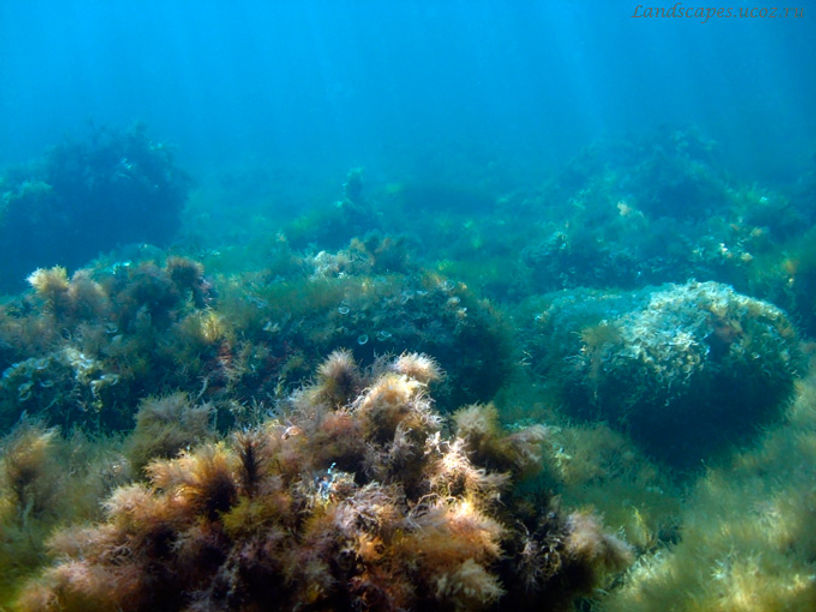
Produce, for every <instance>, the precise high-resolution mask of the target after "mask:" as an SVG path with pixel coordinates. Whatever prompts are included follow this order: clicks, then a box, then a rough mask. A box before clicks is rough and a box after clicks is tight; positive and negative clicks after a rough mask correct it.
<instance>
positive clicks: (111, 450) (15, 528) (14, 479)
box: [0, 420, 131, 605]
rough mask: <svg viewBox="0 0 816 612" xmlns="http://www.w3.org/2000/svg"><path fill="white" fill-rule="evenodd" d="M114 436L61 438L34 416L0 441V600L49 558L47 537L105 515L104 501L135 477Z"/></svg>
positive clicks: (7, 598)
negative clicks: (61, 528)
mask: <svg viewBox="0 0 816 612" xmlns="http://www.w3.org/2000/svg"><path fill="white" fill-rule="evenodd" d="M118 446H119V445H118V443H117V441H116V440H114V439H107V440H105V442H104V443H101V440H99V439H96V440H91V439H89V438H88V437H87V436H84V435H83V434H81V433H79V432H75V433H73V434H71V435H70V436H69V437H63V436H60V434H59V432H58V431H57V430H55V429H48V428H45V427H43V426H42V424H41V423H38V422H36V421H32V420H23V421H21V422H20V423H19V424H18V425H17V426H16V427H15V428H14V430H12V431H11V432H10V433H8V434H7V435H6V436H4V437H3V439H2V440H0V569H2V571H0V603H2V605H6V604H8V603H10V602H11V601H13V599H14V593H15V592H16V591H17V590H18V589H19V588H20V585H21V584H22V582H23V581H24V580H25V579H26V578H27V577H29V576H31V575H32V574H33V573H35V572H36V571H37V568H38V567H39V566H41V565H42V564H43V563H45V562H47V560H48V556H47V554H46V547H45V541H46V540H47V538H48V537H49V536H50V535H51V533H52V531H53V529H54V528H55V527H56V526H57V525H60V524H65V523H66V522H71V521H77V522H79V521H85V520H92V519H93V520H99V519H101V518H102V514H101V509H100V505H99V501H100V500H101V499H104V498H105V497H107V496H108V495H110V493H111V492H112V490H113V489H114V488H116V487H117V486H119V485H122V484H124V483H126V482H128V481H129V480H130V478H131V475H130V469H129V466H128V462H127V460H126V459H125V457H124V456H123V455H122V454H121V452H120V451H119V448H118Z"/></svg>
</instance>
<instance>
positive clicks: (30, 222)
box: [0, 125, 189, 291]
mask: <svg viewBox="0 0 816 612" xmlns="http://www.w3.org/2000/svg"><path fill="white" fill-rule="evenodd" d="M188 187H189V179H188V178H187V177H186V175H185V174H184V173H183V172H182V171H181V170H180V169H179V168H178V167H177V166H176V164H175V162H174V161H173V156H172V153H171V151H170V149H169V148H168V147H167V146H165V145H164V144H163V143H161V142H156V141H154V140H151V139H150V138H149V137H148V136H147V133H146V131H145V129H144V127H143V126H141V125H137V126H135V127H134V128H131V129H129V130H126V131H125V130H113V129H99V130H95V131H94V132H93V133H92V134H91V135H90V137H89V138H88V139H86V140H80V141H66V142H64V143H62V144H61V145H59V146H57V147H54V148H53V149H52V150H51V151H49V153H48V154H47V155H46V156H45V157H44V158H43V159H42V160H40V161H39V162H36V163H32V164H29V165H27V166H26V167H23V168H17V169H14V170H10V171H7V172H5V173H4V175H3V176H0V257H2V260H3V267H2V268H1V269H0V289H2V290H3V291H8V290H12V289H19V288H22V285H23V282H24V279H25V277H26V275H27V274H28V273H29V272H31V270H33V269H34V268H36V267H38V266H46V265H54V264H55V263H60V264H61V265H65V266H69V267H74V266H77V265H81V264H83V263H84V262H86V261H87V260H88V259H90V258H91V257H94V256H96V255H97V253H99V252H100V251H107V250H110V249H112V248H114V247H115V246H117V245H118V244H127V243H132V242H154V243H159V244H162V243H167V242H169V240H170V239H171V238H172V237H173V235H174V234H175V233H176V231H177V230H178V227H179V224H180V220H181V209H182V207H183V206H184V202H185V200H186V199H187V190H188Z"/></svg>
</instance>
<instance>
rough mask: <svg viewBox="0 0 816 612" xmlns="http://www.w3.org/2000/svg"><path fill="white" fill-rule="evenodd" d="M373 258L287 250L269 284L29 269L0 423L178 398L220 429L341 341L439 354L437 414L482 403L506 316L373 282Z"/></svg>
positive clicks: (502, 369) (10, 324)
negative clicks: (191, 402) (205, 408)
mask: <svg viewBox="0 0 816 612" xmlns="http://www.w3.org/2000/svg"><path fill="white" fill-rule="evenodd" d="M358 242H359V241H358ZM382 242H387V239H384V240H383V241H381V242H380V243H378V244H382ZM281 248H282V249H288V247H286V245H283V246H282V247H281ZM372 248H373V249H374V251H373V252H369V251H368V250H367V249H366V247H365V246H364V245H362V243H360V244H359V245H358V244H356V242H355V243H352V245H351V246H350V247H349V249H348V250H347V251H339V252H337V253H327V252H324V251H321V252H320V253H317V254H315V255H312V256H306V257H300V258H298V257H296V256H295V255H294V254H292V253H291V252H290V254H289V256H288V257H287V258H286V263H284V264H282V268H281V269H280V271H282V272H284V274H285V276H282V275H277V274H276V275H275V277H274V279H272V280H271V281H270V279H269V277H270V276H271V275H273V274H274V273H275V272H276V270H275V269H270V270H269V271H266V272H263V273H255V274H252V273H246V274H245V275H242V276H236V277H228V278H223V277H217V278H213V279H212V280H210V279H209V277H207V276H205V274H204V268H203V266H202V265H201V264H200V263H198V262H196V261H193V260H191V259H188V258H184V257H178V256H168V257H163V263H160V264H157V263H154V262H153V261H145V262H142V263H139V264H136V263H131V262H124V263H120V262H115V263H114V264H111V265H104V263H98V264H97V265H96V266H95V267H93V268H88V269H82V270H78V271H76V272H74V274H73V275H72V276H71V277H70V278H69V277H68V274H67V271H66V270H65V268H63V267H60V266H57V267H54V268H48V269H42V268H41V269H38V270H36V271H35V272H33V273H32V274H31V275H30V276H29V279H28V280H29V283H30V285H31V287H32V288H33V290H34V292H33V294H27V295H24V296H22V297H21V298H18V299H17V300H14V301H11V302H9V303H8V304H6V305H4V306H2V307H0V334H2V338H3V341H2V343H0V368H2V369H3V376H2V379H0V425H4V426H9V425H11V424H12V423H14V422H15V421H16V420H17V418H18V417H19V415H20V414H22V413H23V412H24V411H25V412H27V413H28V414H30V415H36V416H38V417H40V418H42V419H44V420H45V421H46V422H47V423H48V424H49V425H59V426H61V427H62V428H63V429H64V430H66V431H67V430H68V429H70V427H72V426H74V425H81V426H83V427H85V428H91V429H96V430H99V431H105V432H108V431H111V430H127V429H129V428H130V427H131V424H132V415H133V407H134V406H135V404H136V403H137V402H138V401H139V400H140V399H143V398H145V397H147V396H148V395H156V394H167V393H172V392H175V391H183V392H186V393H188V394H190V395H193V396H196V397H199V398H203V399H204V400H209V401H212V402H213V403H214V404H215V407H216V411H217V413H218V419H219V422H220V423H221V425H222V426H223V427H227V426H229V425H231V424H233V423H234V422H235V421H236V420H241V419H242V418H244V416H242V415H244V412H245V411H242V409H241V408H240V406H241V405H253V404H254V405H259V404H260V403H264V402H266V403H267V404H268V403H270V402H274V401H276V400H279V399H281V398H283V397H285V396H287V395H288V394H289V392H290V391H291V390H292V389H293V388H294V387H296V386H298V385H299V384H300V382H301V380H302V379H303V378H305V377H307V376H308V375H309V372H310V371H311V370H312V369H313V368H314V367H316V365H317V364H318V363H319V362H320V359H321V358H322V357H321V356H322V355H325V354H328V353H329V352H331V351H333V350H335V349H337V348H339V347H344V346H350V347H354V348H353V350H354V354H355V356H356V358H357V359H359V360H361V362H363V363H366V364H370V363H373V361H374V359H375V356H376V355H378V354H385V353H389V352H390V353H399V352H400V351H403V350H405V349H406V348H408V347H412V348H415V349H418V350H422V351H426V352H429V353H434V354H436V355H438V359H439V360H440V362H441V363H442V364H443V367H444V369H445V370H446V372H447V374H448V376H447V378H446V381H445V382H444V383H443V384H442V385H441V387H440V389H439V393H438V398H439V402H440V405H442V406H444V407H445V409H446V410H452V409H453V408H455V407H457V406H459V405H462V404H465V403H468V402H473V401H487V400H489V399H490V398H491V397H492V396H493V394H494V393H495V392H496V390H497V389H498V387H499V385H501V383H502V379H503V376H504V375H505V373H506V372H507V371H508V369H509V363H510V358H511V351H510V339H509V331H508V329H507V327H506V325H505V324H504V323H503V321H502V318H501V317H500V316H499V315H498V313H497V312H496V311H495V309H494V308H493V307H492V306H491V304H490V303H489V302H488V301H486V300H480V299H478V298H477V297H476V296H475V295H474V294H473V292H472V291H470V290H469V289H468V288H467V287H466V286H465V285H464V284H462V283H457V282H454V281H452V280H449V279H447V278H445V277H443V276H441V275H438V274H432V273H422V272H413V273H411V274H390V275H379V274H374V268H376V258H377V257H380V256H383V257H384V256H385V255H383V253H384V252H385V251H386V249H385V248H380V249H378V248H376V247H372ZM160 261H161V260H160ZM293 261H294V262H295V264H294V265H293V263H292V262H293Z"/></svg>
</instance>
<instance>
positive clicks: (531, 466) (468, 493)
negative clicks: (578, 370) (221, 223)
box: [18, 351, 631, 610]
mask: <svg viewBox="0 0 816 612" xmlns="http://www.w3.org/2000/svg"><path fill="white" fill-rule="evenodd" d="M439 375H440V371H439V367H438V365H437V364H436V363H435V362H434V360H432V359H431V358H429V357H426V356H425V355H420V354H403V355H402V356H400V357H399V358H397V359H395V360H391V361H380V362H378V363H377V364H376V365H375V366H374V367H373V368H372V369H371V370H370V372H363V371H361V370H360V369H359V368H358V366H357V364H356V362H355V361H354V359H353V358H352V356H351V354H350V353H348V352H347V351H337V352H335V353H333V354H332V355H330V356H329V357H328V359H327V360H326V361H325V362H324V363H323V364H322V365H321V366H320V369H319V372H318V376H317V381H316V382H315V384H313V385H312V386H309V387H305V388H303V389H302V390H301V391H299V392H298V393H296V394H295V395H294V396H293V397H292V398H291V399H290V405H289V407H288V409H287V410H286V411H285V413H283V414H281V415H280V417H279V418H273V419H269V420H267V421H265V422H263V423H261V424H259V425H258V426H257V427H254V428H252V429H248V430H243V431H240V432H237V433H235V434H233V435H232V436H231V437H230V438H229V439H227V440H222V441H220V442H213V443H208V444H204V445H199V446H197V447H195V448H192V449H190V450H186V451H184V452H182V453H181V454H180V455H178V456H176V457H174V458H171V459H156V460H154V461H152V462H151V463H149V464H148V465H147V467H146V474H147V481H146V482H136V483H133V484H129V485H126V486H123V487H120V488H118V489H117V490H116V491H114V493H113V494H112V495H111V497H110V498H109V499H108V501H107V502H106V503H105V516H106V517H105V519H104V521H102V522H99V523H97V524H96V525H92V526H77V527H70V528H67V529H64V530H62V531H59V532H58V533H57V534H55V535H54V536H53V537H52V538H51V539H50V543H49V546H50V549H51V551H52V554H55V555H56V557H57V561H56V562H55V564H54V565H53V566H52V567H51V568H49V569H47V570H46V571H45V572H44V574H43V576H41V577H40V578H38V579H37V580H35V581H32V582H30V583H29V585H28V586H27V587H26V588H25V589H24V591H23V592H22V594H21V596H20V599H19V601H18V608H19V609H21V610H42V609H46V608H55V609H62V610H88V609H94V610H115V609H129V610H155V609H159V608H160V609H164V610H174V609H185V610H227V609H240V610H254V609H269V608H271V607H274V608H277V609H297V608H300V607H303V606H308V607H311V608H314V609H362V610H370V609H376V610H393V609H457V610H474V609H486V608H492V607H494V606H498V608H500V609H502V608H505V607H512V608H513V609H531V610H532V609H540V608H541V606H543V605H546V606H547V607H548V609H559V608H565V609H566V608H567V606H568V605H569V603H570V602H571V600H572V599H573V598H574V597H575V596H577V595H578V594H581V593H586V592H588V591H589V590H590V589H591V588H592V587H593V586H595V585H598V584H600V583H601V582H602V581H603V580H604V577H605V576H607V575H608V574H609V573H610V572H614V571H617V570H620V569H621V568H623V567H624V566H625V565H627V564H628V563H629V562H630V561H631V552H630V550H629V548H628V547H627V546H626V545H625V544H623V542H621V541H620V540H619V539H617V538H616V537H615V536H613V535H610V534H608V533H606V532H604V531H603V528H602V526H601V523H600V520H599V519H598V518H597V517H596V516H594V515H593V514H591V513H589V512H587V511H575V512H572V513H569V514H566V513H563V512H562V511H561V510H560V509H559V508H558V507H557V505H555V504H554V502H553V500H550V503H546V502H543V500H541V499H538V500H535V501H536V502H537V503H532V502H533V501H534V500H533V499H529V498H526V497H525V496H523V495H522V494H520V493H515V492H514V485H515V484H517V483H518V482H519V481H521V480H523V479H524V478H529V477H531V476H533V475H534V474H535V472H537V471H538V468H539V466H540V463H541V453H542V452H543V447H542V444H543V442H544V439H545V437H546V430H545V429H544V428H543V427H541V426H532V427H530V428H527V429H521V430H517V431H515V432H507V431H504V430H503V429H502V428H501V427H500V426H499V424H498V418H497V413H496V411H495V409H494V408H492V407H490V406H483V405H473V406H470V407H467V408H465V409H463V410H461V411H459V412H457V413H456V414H455V415H454V427H453V432H452V433H445V432H444V431H443V427H442V419H441V417H440V415H439V414H438V413H436V412H435V411H434V410H433V407H432V402H431V399H430V396H429V395H428V385H429V384H430V385H432V384H433V383H434V381H435V380H437V379H438V378H439Z"/></svg>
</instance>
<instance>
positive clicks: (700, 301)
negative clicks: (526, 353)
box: [530, 282, 798, 465]
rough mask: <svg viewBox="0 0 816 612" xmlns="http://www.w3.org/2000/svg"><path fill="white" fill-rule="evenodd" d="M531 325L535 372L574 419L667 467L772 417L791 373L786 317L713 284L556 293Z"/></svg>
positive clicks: (792, 350)
mask: <svg viewBox="0 0 816 612" xmlns="http://www.w3.org/2000/svg"><path fill="white" fill-rule="evenodd" d="M533 325H534V326H535V328H536V331H537V333H536V334H533V335H532V340H531V341H530V351H531V354H532V355H533V357H534V361H535V362H536V363H535V364H534V366H535V367H536V368H537V369H538V372H539V373H540V374H546V375H548V377H554V378H557V379H558V381H559V382H558V383H557V384H558V385H559V386H560V391H561V392H562V396H563V400H564V403H565V405H566V406H568V408H569V410H570V411H571V412H572V413H573V414H576V415H579V416H581V417H583V418H589V419H600V420H607V421H609V422H610V423H611V424H612V425H613V426H614V427H617V428H619V429H621V430H624V431H626V432H628V433H629V434H630V435H632V437H633V438H634V439H635V440H636V441H637V442H638V443H639V444H641V445H642V446H643V447H644V448H646V449H647V450H648V451H649V452H651V453H652V454H654V455H656V456H658V457H660V458H662V459H665V460H667V461H670V462H672V463H675V464H678V465H692V464H694V463H696V462H697V461H699V460H700V459H701V458H704V457H706V456H708V455H710V454H711V453H712V452H715V451H716V450H718V449H719V448H721V447H722V446H723V445H725V444H727V443H729V442H740V441H742V440H743V439H744V438H745V437H746V436H747V435H748V434H750V433H751V432H752V431H754V430H755V429H756V428H757V427H758V426H760V425H762V424H764V423H767V422H768V421H770V420H772V419H773V418H774V417H776V416H778V415H779V414H780V409H781V407H782V404H783V401H784V400H785V399H786V398H787V397H788V396H789V394H790V392H791V390H792V387H793V380H794V375H795V373H796V369H797V361H798V357H797V355H798V353H797V347H798V343H797V335H796V332H795V330H794V328H793V326H792V325H791V323H790V321H789V320H788V318H787V317H786V315H785V314H784V313H783V312H782V311H781V310H780V309H778V308H776V307H775V306H773V305H771V304H769V303H767V302H762V301H759V300H756V299H752V298H750V297H747V296H744V295H740V294H738V293H736V292H735V291H734V290H733V289H732V288H730V287H729V286H727V285H722V284H719V283H714V282H702V283H701V282H690V283H687V284H685V285H665V286H662V287H658V288H649V289H645V290H642V291H636V292H632V293H602V292H598V291H590V290H577V291H570V292H561V293H558V294H553V295H551V296H549V297H548V298H547V304H546V306H545V307H544V308H543V310H539V312H538V313H537V314H536V315H535V321H534V323H533Z"/></svg>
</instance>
